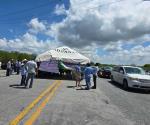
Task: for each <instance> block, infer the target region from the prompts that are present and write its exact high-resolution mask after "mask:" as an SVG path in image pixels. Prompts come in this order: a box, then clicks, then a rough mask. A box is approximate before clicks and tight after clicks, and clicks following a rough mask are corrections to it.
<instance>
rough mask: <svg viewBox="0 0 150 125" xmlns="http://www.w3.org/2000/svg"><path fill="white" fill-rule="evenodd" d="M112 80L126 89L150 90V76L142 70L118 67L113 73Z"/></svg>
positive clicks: (131, 67)
mask: <svg viewBox="0 0 150 125" xmlns="http://www.w3.org/2000/svg"><path fill="white" fill-rule="evenodd" d="M111 80H112V81H115V82H117V83H120V84H122V85H123V88H124V89H128V87H131V88H140V89H149V90H150V76H149V75H146V73H145V71H144V70H143V69H142V68H139V67H134V66H117V67H114V69H113V70H112V72H111Z"/></svg>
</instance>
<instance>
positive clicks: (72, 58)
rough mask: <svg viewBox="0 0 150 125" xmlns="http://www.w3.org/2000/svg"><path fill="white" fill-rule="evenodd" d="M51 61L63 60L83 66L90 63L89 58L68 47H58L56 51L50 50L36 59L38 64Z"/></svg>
mask: <svg viewBox="0 0 150 125" xmlns="http://www.w3.org/2000/svg"><path fill="white" fill-rule="evenodd" d="M49 60H61V61H63V62H69V63H81V64H86V63H89V62H90V59H89V58H87V57H85V56H84V55H82V54H80V53H78V52H77V51H75V50H73V49H71V48H69V47H66V46H63V47H58V48H56V49H54V50H49V51H47V52H45V53H42V54H40V55H38V56H37V57H36V61H37V62H42V61H49Z"/></svg>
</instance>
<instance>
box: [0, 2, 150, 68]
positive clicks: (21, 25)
mask: <svg viewBox="0 0 150 125" xmlns="http://www.w3.org/2000/svg"><path fill="white" fill-rule="evenodd" d="M149 8H150V1H143V0H132V1H131V0H21V1H20V0H11V1H10V0H1V1H0V50H7V51H20V52H27V53H34V54H40V53H43V52H45V51H47V50H50V49H54V48H56V47H60V46H68V47H70V48H73V49H75V50H76V51H78V52H80V53H81V54H84V55H85V56H87V57H89V58H90V59H91V61H94V62H99V63H106V64H136V65H143V64H147V63H150V16H149V15H150V9H149Z"/></svg>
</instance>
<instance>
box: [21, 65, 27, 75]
mask: <svg viewBox="0 0 150 125" xmlns="http://www.w3.org/2000/svg"><path fill="white" fill-rule="evenodd" d="M20 70H21V75H26V74H27V69H26V67H25V65H22V66H21V69H20Z"/></svg>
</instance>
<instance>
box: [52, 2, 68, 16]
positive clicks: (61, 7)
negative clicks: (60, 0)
mask: <svg viewBox="0 0 150 125" xmlns="http://www.w3.org/2000/svg"><path fill="white" fill-rule="evenodd" d="M54 13H55V14H56V15H66V14H67V11H66V9H65V5H64V4H62V5H58V4H57V5H56V7H55V10H54Z"/></svg>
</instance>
